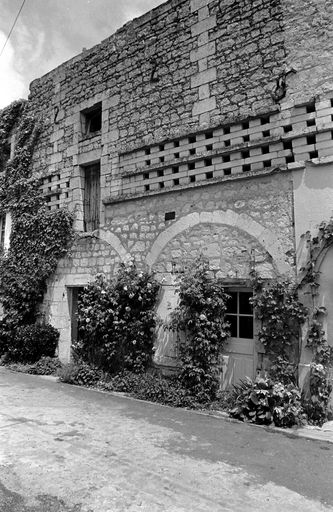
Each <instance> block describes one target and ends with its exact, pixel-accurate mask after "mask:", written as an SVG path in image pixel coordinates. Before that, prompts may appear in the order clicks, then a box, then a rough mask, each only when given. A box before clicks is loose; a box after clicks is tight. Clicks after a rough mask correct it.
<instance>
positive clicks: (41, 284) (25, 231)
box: [0, 101, 72, 331]
mask: <svg viewBox="0 0 333 512" xmlns="http://www.w3.org/2000/svg"><path fill="white" fill-rule="evenodd" d="M41 129H42V124H41V120H40V119H38V118H37V117H36V116H35V115H34V114H33V113H31V112H30V110H29V104H28V102H25V101H20V102H15V103H13V104H12V105H11V106H9V107H7V108H6V109H4V110H2V111H0V160H1V161H2V162H3V166H4V167H5V168H4V172H3V173H2V175H1V176H0V215H4V214H6V212H10V213H11V217H12V230H11V237H10V248H9V250H8V251H7V252H6V253H4V254H2V255H1V258H0V300H1V302H2V305H3V308H4V313H5V314H4V319H3V320H2V324H1V327H2V330H5V331H6V330H7V331H8V330H13V329H15V328H17V327H18V326H22V325H30V324H34V323H35V321H36V318H37V314H38V309H39V305H40V303H41V301H42V299H43V296H44V293H45V290H46V281H47V279H48V278H49V277H50V276H51V275H52V273H53V272H54V271H55V270H56V267H57V263H58V260H59V258H61V257H63V256H64V255H65V254H66V253H67V248H68V244H69V241H70V239H71V237H72V215H71V214H70V213H69V212H68V211H66V210H64V209H59V210H54V211H49V210H48V209H47V206H46V204H45V199H44V197H43V194H42V192H41V189H40V185H41V182H40V179H38V178H35V177H34V176H33V175H32V157H33V152H34V148H35V145H36V142H37V141H38V137H39V135H40V132H41ZM13 130H14V132H15V150H14V155H13V157H12V158H11V159H9V160H8V161H7V162H6V161H5V160H6V155H5V149H4V148H5V147H6V144H8V138H9V136H10V135H11V132H12V131H13Z"/></svg>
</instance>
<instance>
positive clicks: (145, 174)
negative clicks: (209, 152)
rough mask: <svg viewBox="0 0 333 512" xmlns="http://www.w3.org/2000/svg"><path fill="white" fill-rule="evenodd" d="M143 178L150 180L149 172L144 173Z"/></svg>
mask: <svg viewBox="0 0 333 512" xmlns="http://www.w3.org/2000/svg"><path fill="white" fill-rule="evenodd" d="M143 179H144V180H149V172H145V173H143Z"/></svg>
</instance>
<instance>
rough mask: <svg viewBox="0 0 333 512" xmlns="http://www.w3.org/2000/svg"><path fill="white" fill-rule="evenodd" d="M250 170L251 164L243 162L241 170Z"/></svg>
mask: <svg viewBox="0 0 333 512" xmlns="http://www.w3.org/2000/svg"><path fill="white" fill-rule="evenodd" d="M249 171H251V165H249V164H245V165H243V172H249Z"/></svg>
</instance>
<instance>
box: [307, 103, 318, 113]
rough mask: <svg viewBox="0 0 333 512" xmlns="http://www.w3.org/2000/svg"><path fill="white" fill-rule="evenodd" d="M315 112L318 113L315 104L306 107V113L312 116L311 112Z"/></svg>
mask: <svg viewBox="0 0 333 512" xmlns="http://www.w3.org/2000/svg"><path fill="white" fill-rule="evenodd" d="M315 111H316V105H315V103H311V105H307V106H306V113H307V114H311V112H315Z"/></svg>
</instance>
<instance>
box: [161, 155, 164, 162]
mask: <svg viewBox="0 0 333 512" xmlns="http://www.w3.org/2000/svg"><path fill="white" fill-rule="evenodd" d="M163 163H164V156H160V164H163Z"/></svg>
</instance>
